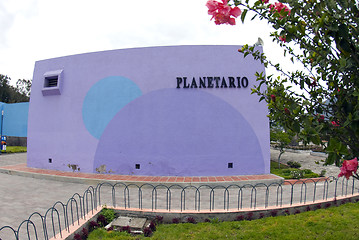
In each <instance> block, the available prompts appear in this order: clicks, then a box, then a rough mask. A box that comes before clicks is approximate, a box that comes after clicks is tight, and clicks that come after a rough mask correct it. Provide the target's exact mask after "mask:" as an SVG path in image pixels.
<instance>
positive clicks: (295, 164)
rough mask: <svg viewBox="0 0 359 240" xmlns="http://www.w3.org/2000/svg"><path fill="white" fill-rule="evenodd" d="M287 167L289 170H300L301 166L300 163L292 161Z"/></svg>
mask: <svg viewBox="0 0 359 240" xmlns="http://www.w3.org/2000/svg"><path fill="white" fill-rule="evenodd" d="M287 165H288V166H289V167H291V168H300V167H301V166H302V165H300V163H298V162H294V161H288V162H287Z"/></svg>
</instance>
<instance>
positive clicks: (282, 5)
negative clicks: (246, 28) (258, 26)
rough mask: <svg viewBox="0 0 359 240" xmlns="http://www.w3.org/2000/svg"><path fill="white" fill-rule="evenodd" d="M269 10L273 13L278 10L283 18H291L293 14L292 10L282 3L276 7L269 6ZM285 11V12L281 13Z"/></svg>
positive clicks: (278, 3) (276, 4)
mask: <svg viewBox="0 0 359 240" xmlns="http://www.w3.org/2000/svg"><path fill="white" fill-rule="evenodd" d="M269 8H270V10H271V11H273V10H276V11H277V12H278V13H279V14H280V16H281V18H283V17H285V16H286V15H288V16H289V15H290V12H291V11H290V9H289V8H288V7H287V6H286V5H284V4H283V3H281V2H276V3H275V4H274V5H273V4H271V5H269ZM283 9H284V11H283V13H281V12H282V10H283Z"/></svg>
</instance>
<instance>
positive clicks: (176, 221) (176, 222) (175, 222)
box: [172, 218, 181, 224]
mask: <svg viewBox="0 0 359 240" xmlns="http://www.w3.org/2000/svg"><path fill="white" fill-rule="evenodd" d="M180 222H181V220H180V219H179V218H173V219H172V223H174V224H178V223H180Z"/></svg>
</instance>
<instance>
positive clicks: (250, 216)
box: [245, 212, 253, 221]
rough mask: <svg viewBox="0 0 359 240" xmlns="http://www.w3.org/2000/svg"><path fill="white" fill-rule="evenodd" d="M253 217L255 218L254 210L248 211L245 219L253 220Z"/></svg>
mask: <svg viewBox="0 0 359 240" xmlns="http://www.w3.org/2000/svg"><path fill="white" fill-rule="evenodd" d="M252 218H253V213H252V212H249V213H247V215H246V218H245V219H246V220H248V221H250V220H252Z"/></svg>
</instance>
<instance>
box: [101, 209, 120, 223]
mask: <svg viewBox="0 0 359 240" xmlns="http://www.w3.org/2000/svg"><path fill="white" fill-rule="evenodd" d="M101 214H102V215H103V216H104V217H105V219H106V221H107V224H108V223H110V222H112V221H113V220H114V219H115V218H116V213H115V211H114V210H113V209H109V208H103V209H102V210H101Z"/></svg>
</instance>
